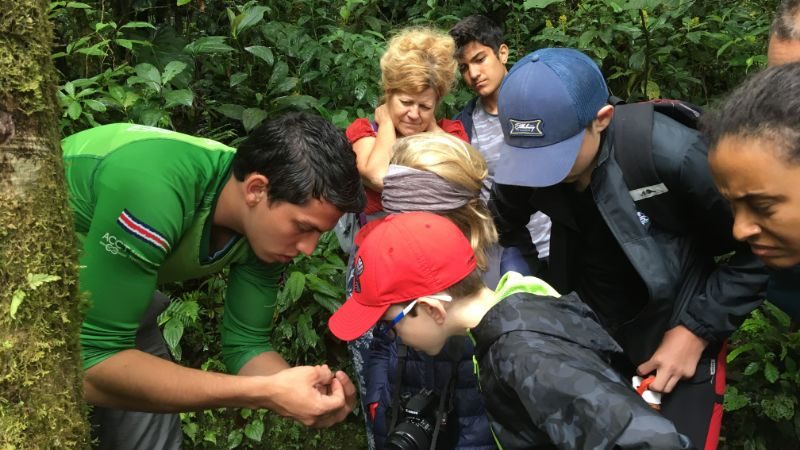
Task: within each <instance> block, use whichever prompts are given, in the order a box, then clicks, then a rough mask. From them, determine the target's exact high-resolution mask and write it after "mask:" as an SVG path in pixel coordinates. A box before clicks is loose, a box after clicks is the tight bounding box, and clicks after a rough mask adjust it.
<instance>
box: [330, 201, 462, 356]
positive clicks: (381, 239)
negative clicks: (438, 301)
mask: <svg viewBox="0 0 800 450" xmlns="http://www.w3.org/2000/svg"><path fill="white" fill-rule="evenodd" d="M356 240H357V242H358V241H360V244H359V247H358V251H356V256H355V263H354V264H355V267H354V270H355V273H354V277H353V292H352V294H351V295H350V298H348V299H347V301H346V302H345V303H344V304H343V305H342V307H341V308H339V310H338V311H336V313H334V314H333V315H332V316H331V318H330V320H328V327H329V328H330V329H331V331H332V332H333V334H334V335H335V336H336V337H338V338H339V339H342V340H345V341H351V340H353V339H356V338H357V337H359V336H361V335H362V334H364V333H366V332H367V330H369V329H370V328H372V326H373V325H375V323H376V322H378V321H379V320H380V319H381V317H382V316H383V314H384V313H386V310H387V309H389V307H390V306H391V305H393V304H395V303H405V302H408V301H411V300H414V299H417V298H419V297H424V296H426V295H433V294H436V293H439V292H442V291H444V290H446V289H447V288H449V287H450V286H452V285H454V284H456V283H458V282H459V281H461V280H463V279H464V278H465V277H466V276H467V275H469V274H470V273H472V271H473V270H475V268H476V267H477V264H476V260H475V253H474V252H473V251H472V246H471V245H470V243H469V241H468V240H467V238H466V237H465V236H464V233H462V232H461V230H460V229H459V228H458V227H457V226H456V225H455V224H454V223H453V222H451V221H450V220H449V219H446V218H444V217H442V216H439V215H436V214H433V213H429V212H408V213H402V214H393V215H390V216H387V217H385V218H383V219H381V220H380V221H376V222H373V223H370V224H369V225H367V226H366V227H364V228H362V229H361V231H359V233H358V235H357V236H356Z"/></svg>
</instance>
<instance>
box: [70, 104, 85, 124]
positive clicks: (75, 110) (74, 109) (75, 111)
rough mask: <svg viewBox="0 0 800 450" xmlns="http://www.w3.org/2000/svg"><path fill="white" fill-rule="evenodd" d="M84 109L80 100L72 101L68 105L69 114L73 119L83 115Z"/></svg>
mask: <svg viewBox="0 0 800 450" xmlns="http://www.w3.org/2000/svg"><path fill="white" fill-rule="evenodd" d="M82 111H83V108H81V104H80V103H79V102H75V101H74V102H72V103H70V104H69V106H68V107H67V115H68V116H69V118H70V119H72V120H77V119H78V117H80V116H81V112H82Z"/></svg>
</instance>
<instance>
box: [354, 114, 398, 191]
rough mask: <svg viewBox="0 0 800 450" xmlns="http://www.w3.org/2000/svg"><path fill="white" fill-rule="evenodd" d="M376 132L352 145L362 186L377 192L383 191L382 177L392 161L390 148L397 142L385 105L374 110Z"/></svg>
mask: <svg viewBox="0 0 800 450" xmlns="http://www.w3.org/2000/svg"><path fill="white" fill-rule="evenodd" d="M375 123H376V124H377V125H378V131H377V132H376V134H375V137H363V138H361V139H359V140H357V141H355V142H354V143H353V151H354V152H355V153H356V165H357V166H358V172H359V173H360V174H361V179H362V181H363V182H364V184H365V185H366V186H367V187H369V188H370V189H373V190H375V191H377V192H381V191H383V177H384V176H385V175H386V171H387V170H388V169H389V161H390V160H391V159H392V146H393V145H394V143H395V142H396V141H397V132H396V131H395V129H394V125H393V124H392V118H391V116H389V111H388V109H387V107H386V104H383V105H380V106H378V107H377V108H376V109H375Z"/></svg>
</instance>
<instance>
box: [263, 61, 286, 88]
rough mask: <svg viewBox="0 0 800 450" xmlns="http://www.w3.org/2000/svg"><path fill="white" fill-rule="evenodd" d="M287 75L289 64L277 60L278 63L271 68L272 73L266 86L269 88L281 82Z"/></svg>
mask: <svg viewBox="0 0 800 450" xmlns="http://www.w3.org/2000/svg"><path fill="white" fill-rule="evenodd" d="M288 75H289V66H288V65H287V64H286V63H285V62H283V61H278V63H277V64H275V66H274V67H273V68H272V75H270V77H269V84H268V86H269V87H270V88H272V87H273V86H277V85H278V84H280V83H282V82H283V80H285V79H286V77H287V76H288Z"/></svg>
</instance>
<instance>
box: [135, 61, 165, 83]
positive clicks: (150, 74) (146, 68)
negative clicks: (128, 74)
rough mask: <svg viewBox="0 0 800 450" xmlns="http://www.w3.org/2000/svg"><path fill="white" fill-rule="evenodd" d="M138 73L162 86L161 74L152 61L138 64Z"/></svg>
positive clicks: (141, 76) (136, 68)
mask: <svg viewBox="0 0 800 450" xmlns="http://www.w3.org/2000/svg"><path fill="white" fill-rule="evenodd" d="M135 70H136V75H138V76H139V77H140V78H142V79H144V80H146V81H150V82H153V83H155V84H156V85H158V86H161V74H160V73H159V72H158V69H156V66H154V65H152V64H150V63H141V64H137V65H136V67H135Z"/></svg>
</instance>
